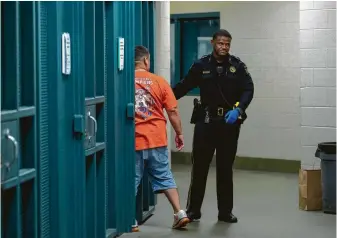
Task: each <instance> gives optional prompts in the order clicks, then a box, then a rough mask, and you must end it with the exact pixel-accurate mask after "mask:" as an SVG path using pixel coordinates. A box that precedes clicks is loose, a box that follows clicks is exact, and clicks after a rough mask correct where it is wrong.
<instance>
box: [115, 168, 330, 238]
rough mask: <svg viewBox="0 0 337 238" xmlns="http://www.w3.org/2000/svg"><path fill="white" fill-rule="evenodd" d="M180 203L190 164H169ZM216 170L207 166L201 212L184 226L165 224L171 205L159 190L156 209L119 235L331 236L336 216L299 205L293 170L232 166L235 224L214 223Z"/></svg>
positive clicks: (202, 237)
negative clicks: (236, 168)
mask: <svg viewBox="0 0 337 238" xmlns="http://www.w3.org/2000/svg"><path fill="white" fill-rule="evenodd" d="M173 172H174V175H175V178H176V182H177V184H178V186H179V192H180V196H181V203H182V206H183V207H185V204H186V198H187V192H188V186H189V182H190V166H182V165H179V166H174V167H173ZM215 184H216V183H215V170H214V168H211V169H210V173H209V177H208V184H207V190H206V195H205V199H204V203H203V208H202V213H203V216H202V218H201V220H200V221H199V222H196V223H191V224H189V226H188V228H187V229H186V230H184V231H176V230H172V229H171V228H170V226H171V224H172V221H173V220H172V210H171V207H170V205H169V204H168V202H167V201H166V198H165V197H164V196H163V195H160V196H159V197H158V205H157V207H156V211H155V214H154V215H153V216H152V217H151V218H150V219H149V220H148V221H147V222H146V223H145V224H144V225H143V226H141V227H140V229H141V231H140V232H139V233H130V234H124V235H122V237H123V238H128V237H141V238H152V237H153V238H155V237H172V238H184V237H186V238H187V237H194V238H199V237H200V238H207V237H214V238H215V237H228V238H229V237H230V238H317V237H324V238H335V237H336V217H335V216H334V215H328V214H324V213H322V212H307V211H301V210H299V209H298V182H297V175H296V174H279V173H265V172H252V171H235V175H234V186H235V188H234V190H235V191H234V193H235V198H234V199H235V202H234V203H235V205H234V206H235V207H234V211H233V212H234V213H235V215H237V216H238V218H239V222H238V223H237V224H225V223H218V222H217V204H216V185H215Z"/></svg>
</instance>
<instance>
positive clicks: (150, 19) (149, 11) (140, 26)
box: [135, 1, 157, 224]
mask: <svg viewBox="0 0 337 238" xmlns="http://www.w3.org/2000/svg"><path fill="white" fill-rule="evenodd" d="M135 4H136V38H135V39H136V45H143V46H145V47H147V48H148V49H149V51H150V53H151V69H150V71H151V72H154V68H155V50H156V49H155V37H156V35H155V22H156V21H155V2H153V1H148V2H136V3H135ZM156 204H157V195H155V194H154V193H153V191H152V187H151V184H150V181H149V177H148V174H147V173H144V177H143V180H142V181H141V184H140V186H139V188H138V194H137V206H136V209H137V212H136V219H137V221H138V223H139V224H142V223H144V222H145V221H146V220H147V219H148V218H150V217H151V216H152V215H153V213H154V210H155V206H156Z"/></svg>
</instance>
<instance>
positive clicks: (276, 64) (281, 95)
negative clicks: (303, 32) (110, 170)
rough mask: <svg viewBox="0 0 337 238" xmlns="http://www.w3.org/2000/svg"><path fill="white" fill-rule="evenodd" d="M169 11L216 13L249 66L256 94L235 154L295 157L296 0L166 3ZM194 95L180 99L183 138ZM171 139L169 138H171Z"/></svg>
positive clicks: (298, 70) (297, 92)
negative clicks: (285, 0) (279, 0)
mask: <svg viewBox="0 0 337 238" xmlns="http://www.w3.org/2000/svg"><path fill="white" fill-rule="evenodd" d="M170 5H171V14H174V13H197V12H220V21H221V28H224V29H227V30H229V32H230V33H231V34H232V36H233V42H232V53H233V54H234V55H237V56H239V57H240V58H241V59H242V60H243V61H244V62H245V63H246V64H247V66H248V69H249V71H250V73H251V75H252V77H253V80H254V83H255V98H254V100H253V102H252V104H251V106H250V108H249V109H248V111H247V113H248V117H249V118H248V120H247V121H246V123H245V124H244V126H243V128H242V133H241V137H240V141H239V148H238V155H239V156H248V157H260V158H261V157H262V158H280V159H293V160H300V158H301V156H300V151H301V150H300V149H301V146H300V145H301V140H300V129H301V126H300V125H301V124H300V118H301V116H300V111H301V110H300V109H301V107H300V78H301V77H300V76H301V68H300V48H299V44H300V43H299V28H300V22H299V21H300V14H299V2H208V3H207V4H205V3H204V2H193V4H191V2H171V3H170ZM192 101H193V97H185V98H183V99H181V100H180V101H179V102H180V104H179V106H180V111H181V114H182V120H183V127H184V133H185V139H186V148H185V151H191V150H192V136H193V126H192V125H190V124H189V120H190V116H191V113H192V105H193V104H192ZM172 139H173V138H172Z"/></svg>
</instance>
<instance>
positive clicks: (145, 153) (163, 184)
mask: <svg viewBox="0 0 337 238" xmlns="http://www.w3.org/2000/svg"><path fill="white" fill-rule="evenodd" d="M144 171H146V172H147V173H148V175H149V180H150V182H151V185H152V189H153V192H154V193H160V192H163V191H164V190H167V189H172V188H177V185H176V183H175V181H174V178H173V174H172V172H171V170H170V165H169V159H168V149H167V147H166V146H165V147H158V148H152V149H146V150H139V151H136V184H135V185H136V194H137V190H138V186H139V184H140V181H141V180H142V178H143V175H144Z"/></svg>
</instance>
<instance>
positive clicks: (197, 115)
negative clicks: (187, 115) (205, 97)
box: [190, 98, 205, 124]
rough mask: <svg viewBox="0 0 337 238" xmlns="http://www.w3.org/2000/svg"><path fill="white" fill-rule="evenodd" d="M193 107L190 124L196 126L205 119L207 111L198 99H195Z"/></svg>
mask: <svg viewBox="0 0 337 238" xmlns="http://www.w3.org/2000/svg"><path fill="white" fill-rule="evenodd" d="M193 105H194V106H193V112H192V116H191V121H190V123H191V124H196V123H197V122H198V121H200V120H202V119H203V117H204V114H205V111H204V109H203V108H202V106H201V102H200V101H199V100H198V99H197V98H194V100H193Z"/></svg>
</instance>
